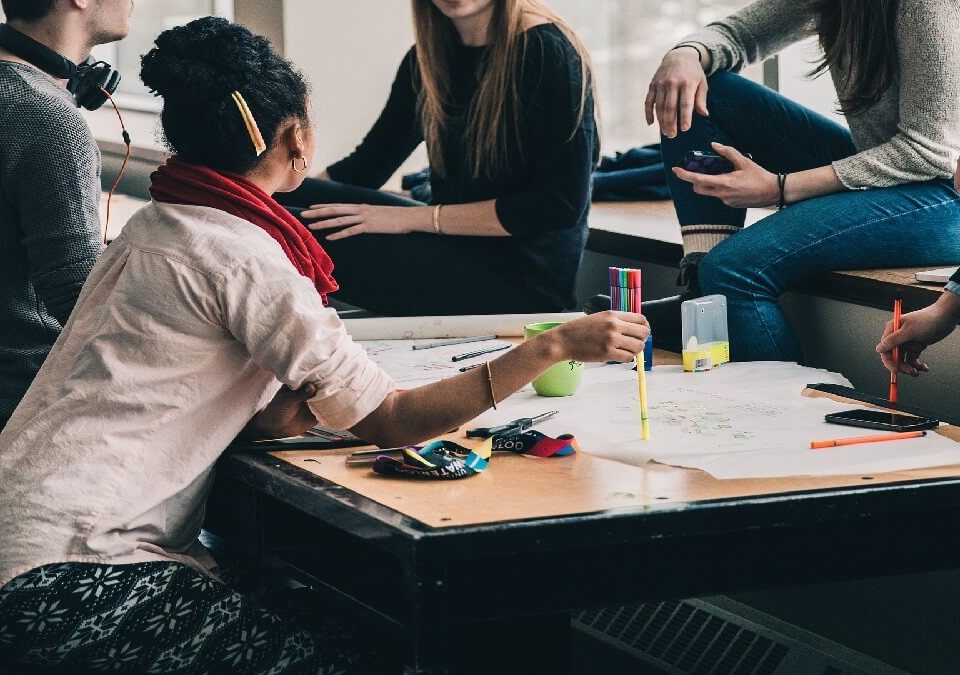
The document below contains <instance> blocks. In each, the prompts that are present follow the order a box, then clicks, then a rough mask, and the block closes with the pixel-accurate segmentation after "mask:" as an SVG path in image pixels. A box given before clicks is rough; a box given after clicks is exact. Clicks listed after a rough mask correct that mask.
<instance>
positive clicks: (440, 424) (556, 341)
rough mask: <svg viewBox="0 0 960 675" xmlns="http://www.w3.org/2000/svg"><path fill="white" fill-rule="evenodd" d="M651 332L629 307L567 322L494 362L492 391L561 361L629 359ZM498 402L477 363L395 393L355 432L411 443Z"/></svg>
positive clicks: (506, 390)
mask: <svg viewBox="0 0 960 675" xmlns="http://www.w3.org/2000/svg"><path fill="white" fill-rule="evenodd" d="M649 332H650V328H649V325H648V324H647V320H646V319H645V318H644V317H643V316H641V315H639V314H631V313H629V312H613V311H608V312H601V313H598V314H592V315H590V316H587V317H583V318H582V319H577V320H575V321H570V322H568V323H565V324H563V325H562V326H558V327H557V328H554V329H552V330H549V331H547V332H545V333H541V334H540V335H538V336H537V337H535V338H533V339H531V340H527V341H526V342H524V343H522V344H520V345H518V346H517V347H515V348H514V349H512V350H510V351H509V352H508V353H506V354H505V355H503V356H501V357H500V358H498V359H496V360H494V361H491V362H490V374H491V375H492V383H493V387H492V389H493V395H495V396H496V399H497V401H501V400H503V399H504V398H506V397H507V396H509V395H511V394H513V393H514V392H516V391H517V390H518V389H520V388H521V387H522V386H524V385H525V384H526V383H527V382H529V381H530V380H532V379H534V378H535V377H536V376H537V375H539V374H540V373H542V372H543V371H544V370H546V369H547V368H549V367H550V366H552V365H553V364H555V363H558V362H561V361H568V360H576V361H594V362H604V361H624V362H626V361H629V360H631V359H632V358H633V357H634V355H636V354H637V353H639V352H640V351H642V350H643V344H644V341H645V340H646V337H647V335H648V333H649ZM493 403H494V401H493V400H492V398H491V386H490V382H489V381H488V377H487V368H486V367H482V368H474V369H472V370H470V371H468V372H466V373H462V374H460V375H457V376H456V377H451V378H448V379H445V380H442V381H440V382H435V383H433V384H428V385H425V386H422V387H418V388H416V389H410V390H407V391H401V392H395V393H392V394H390V395H389V396H387V398H386V399H385V400H384V401H383V402H382V403H381V404H380V406H379V407H378V408H377V409H376V410H374V411H373V412H372V413H370V414H369V415H367V416H366V417H365V418H364V419H362V420H361V421H360V422H359V423H358V424H356V425H355V426H354V427H353V428H351V429H350V431H351V432H353V433H354V434H355V435H357V436H359V437H360V438H363V439H365V440H368V441H370V442H371V443H375V444H376V445H379V446H380V447H392V446H399V445H407V444H410V443H417V442H420V441H423V440H426V439H429V438H434V437H436V436H439V435H441V434H443V433H444V432H446V431H449V430H450V429H453V428H456V427H459V426H460V425H461V424H464V423H466V422H468V421H470V420H471V419H473V418H474V417H476V416H477V415H479V414H480V413H482V412H483V411H484V410H486V409H488V408H490V407H491V406H492V405H493Z"/></svg>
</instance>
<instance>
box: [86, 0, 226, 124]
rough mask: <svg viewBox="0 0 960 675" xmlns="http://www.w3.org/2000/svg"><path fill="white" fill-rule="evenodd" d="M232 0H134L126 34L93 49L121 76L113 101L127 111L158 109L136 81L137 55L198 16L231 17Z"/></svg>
mask: <svg viewBox="0 0 960 675" xmlns="http://www.w3.org/2000/svg"><path fill="white" fill-rule="evenodd" d="M233 4H234V3H233V1H232V0H137V3H136V6H135V8H134V12H133V16H132V17H131V19H130V34H129V35H128V36H127V37H126V38H125V39H123V40H121V41H120V42H117V43H113V44H109V45H101V46H99V47H97V48H95V49H94V51H93V53H94V55H95V56H96V57H97V58H99V59H103V60H104V61H106V62H108V63H110V64H112V65H113V67H114V68H116V69H117V70H119V71H120V73H121V74H122V76H123V79H121V81H120V86H119V87H118V88H117V95H116V99H117V103H118V104H120V105H121V106H123V107H124V108H127V109H131V110H143V111H148V112H158V111H159V110H160V102H159V101H158V100H157V99H156V98H155V97H154V96H153V95H152V94H150V92H149V91H148V90H147V88H146V87H144V86H143V83H142V82H140V57H141V56H142V55H143V54H146V53H147V52H148V51H150V48H151V47H152V46H153V41H154V39H156V37H157V35H159V34H160V33H162V32H163V31H165V30H167V29H168V28H173V27H174V26H180V25H183V24H185V23H188V22H190V21H192V20H193V19H196V18H199V17H201V16H210V15H216V16H223V17H225V18H227V19H232V18H233Z"/></svg>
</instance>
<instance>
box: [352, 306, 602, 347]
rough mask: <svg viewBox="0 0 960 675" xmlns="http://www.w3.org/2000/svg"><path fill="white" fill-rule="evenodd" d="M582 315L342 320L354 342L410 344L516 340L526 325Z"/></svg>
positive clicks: (505, 315)
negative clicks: (425, 340) (417, 341)
mask: <svg viewBox="0 0 960 675" xmlns="http://www.w3.org/2000/svg"><path fill="white" fill-rule="evenodd" d="M581 316H583V312H558V313H554V314H495V315H486V314H467V315H462V316H388V317H378V318H375V319H344V321H343V325H344V326H345V327H346V329H347V332H348V333H349V334H350V336H351V337H352V338H353V339H354V340H413V339H417V338H456V337H471V336H474V335H498V336H500V337H516V336H522V335H523V327H524V326H526V325H527V324H528V323H544V322H546V321H560V322H563V321H570V320H571V319H576V318H578V317H581Z"/></svg>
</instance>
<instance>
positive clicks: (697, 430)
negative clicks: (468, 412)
mask: <svg viewBox="0 0 960 675" xmlns="http://www.w3.org/2000/svg"><path fill="white" fill-rule="evenodd" d="M814 382H830V383H835V384H842V385H847V386H849V382H848V381H847V380H846V379H845V378H844V377H842V376H840V375H837V374H836V373H830V372H827V371H825V370H819V369H814V368H803V367H801V366H798V365H796V364H790V363H781V362H755V363H731V364H726V365H724V366H722V367H721V368H717V369H715V370H711V371H708V372H704V373H684V372H682V370H681V369H680V367H679V366H657V367H655V368H654V370H653V372H650V373H647V394H648V404H649V413H650V428H651V438H650V440H648V441H643V440H641V439H640V424H639V411H638V408H639V403H638V396H637V384H636V372H635V371H632V370H630V368H629V366H621V365H607V366H596V365H594V366H588V367H587V369H586V371H585V372H584V380H583V384H582V385H581V387H580V389H579V390H578V391H577V393H576V394H574V395H573V396H570V397H565V398H543V397H540V396H537V395H536V394H535V393H534V392H533V390H532V388H530V387H526V388H524V389H523V390H521V391H520V392H518V393H517V394H515V395H514V396H512V397H510V398H509V399H507V400H506V401H504V402H503V403H501V405H500V406H499V409H498V410H497V411H488V412H487V413H485V414H484V415H482V416H481V417H480V418H479V419H478V420H477V425H478V426H489V425H493V424H502V423H504V422H506V421H509V420H511V419H513V418H515V417H521V416H530V415H535V414H538V413H541V412H544V411H547V410H554V409H555V410H559V411H560V414H559V415H557V416H556V417H554V418H552V419H550V420H547V421H545V422H543V423H542V424H540V425H538V427H537V428H538V429H539V430H541V431H543V432H544V433H548V434H551V435H556V434H560V433H573V434H574V435H576V436H577V438H578V440H579V441H580V445H581V448H582V449H583V450H584V451H585V452H589V453H592V454H594V455H598V456H601V457H606V458H608V459H613V460H616V461H620V462H625V463H628V464H634V465H640V464H643V463H645V462H647V461H650V460H655V461H658V462H661V463H664V464H671V465H674V466H684V467H690V468H696V469H702V470H704V471H706V472H708V473H710V474H711V475H713V476H714V477H716V478H762V477H779V476H827V475H844V474H870V473H877V472H882V471H896V470H907V469H916V468H922V467H929V466H943V465H948V464H957V463H960V443H955V442H954V441H952V440H950V439H947V438H944V437H942V436H940V435H938V434H935V433H928V434H927V436H926V437H924V438H918V439H909V440H901V441H885V442H882V443H866V444H861V445H850V446H844V447H837V448H830V449H826V450H811V449H810V441H813V440H826V439H831V438H846V437H854V436H873V435H877V434H878V433H882V432H877V431H873V430H870V429H858V428H855V427H845V426H838V425H835V424H828V423H826V422H824V421H823V416H824V415H825V414H826V413H829V412H835V411H838V410H847V409H850V408H852V407H857V406H856V405H851V404H849V403H837V402H835V401H831V400H829V399H823V398H809V397H804V396H801V395H800V393H801V391H803V389H804V387H805V386H806V385H807V384H809V383H814Z"/></svg>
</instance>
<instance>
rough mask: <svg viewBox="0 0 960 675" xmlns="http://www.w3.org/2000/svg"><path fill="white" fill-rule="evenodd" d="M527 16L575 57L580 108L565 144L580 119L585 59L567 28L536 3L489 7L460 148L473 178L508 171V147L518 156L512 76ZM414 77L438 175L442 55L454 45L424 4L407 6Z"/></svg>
mask: <svg viewBox="0 0 960 675" xmlns="http://www.w3.org/2000/svg"><path fill="white" fill-rule="evenodd" d="M524 12H528V13H530V14H533V15H535V16H538V17H542V18H543V19H546V20H547V21H548V22H550V23H553V24H555V25H556V26H557V28H558V29H559V30H560V32H561V33H563V35H564V36H565V37H566V38H567V39H568V40H569V41H570V44H571V45H573V48H574V50H575V51H576V53H577V55H578V56H579V58H580V64H581V66H580V67H581V72H580V106H579V111H578V113H577V121H576V125H574V127H573V128H572V129H571V130H570V136H571V137H572V136H573V135H574V134H575V133H576V130H577V127H579V126H580V123H581V122H582V120H583V116H584V114H585V112H586V106H587V103H588V98H589V97H588V94H589V92H590V87H591V79H592V70H591V66H590V56H589V54H588V53H587V50H586V48H585V47H584V45H583V43H582V42H581V41H580V38H579V37H577V34H576V33H575V32H574V30H573V28H571V27H570V25H569V24H568V23H567V22H566V21H564V20H563V19H562V18H560V16H558V15H557V14H556V12H554V11H553V10H552V9H550V8H549V7H547V6H546V5H545V4H543V3H542V2H540V1H539V0H495V4H494V10H493V18H492V19H491V22H490V28H489V36H490V40H489V44H488V54H487V58H486V63H485V64H484V66H483V74H482V77H481V79H480V86H479V89H478V91H477V93H476V96H475V98H474V100H473V102H472V103H471V104H470V108H469V109H468V111H467V120H466V122H467V124H466V138H465V146H466V153H467V157H466V160H467V165H468V166H469V168H470V170H471V173H472V175H473V177H474V178H478V177H479V176H480V175H481V174H484V175H485V176H487V177H492V176H494V175H495V174H496V173H498V172H499V171H501V170H503V169H506V168H508V162H509V159H508V158H509V150H510V147H511V146H514V147H516V148H517V149H518V150H519V153H520V156H521V157H522V156H523V144H522V142H521V139H520V115H521V111H520V71H521V68H520V66H521V64H522V63H523V59H524V56H525V53H526V46H527V40H526V37H525V36H524V31H523V28H522V15H523V13H524ZM413 24H414V32H415V35H416V41H417V49H416V52H417V66H418V70H419V82H418V83H417V84H418V85H419V96H418V100H417V107H418V113H419V116H420V122H421V126H422V129H423V138H424V141H426V145H427V153H428V154H429V157H430V166H431V168H432V170H434V171H435V172H437V173H438V174H439V175H443V174H444V173H445V170H446V167H445V166H444V161H443V152H444V147H443V136H444V132H445V131H446V130H447V128H448V126H449V124H450V116H449V112H448V111H449V110H450V107H451V105H452V99H451V82H450V80H451V75H450V55H451V54H452V53H453V50H454V48H455V46H456V45H457V44H458V43H459V41H460V38H459V35H458V34H457V31H456V29H455V28H454V26H453V22H451V21H450V19H448V18H447V17H445V16H444V15H443V14H441V13H440V11H439V10H438V9H437V8H436V7H435V6H434V4H433V2H432V0H413Z"/></svg>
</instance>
